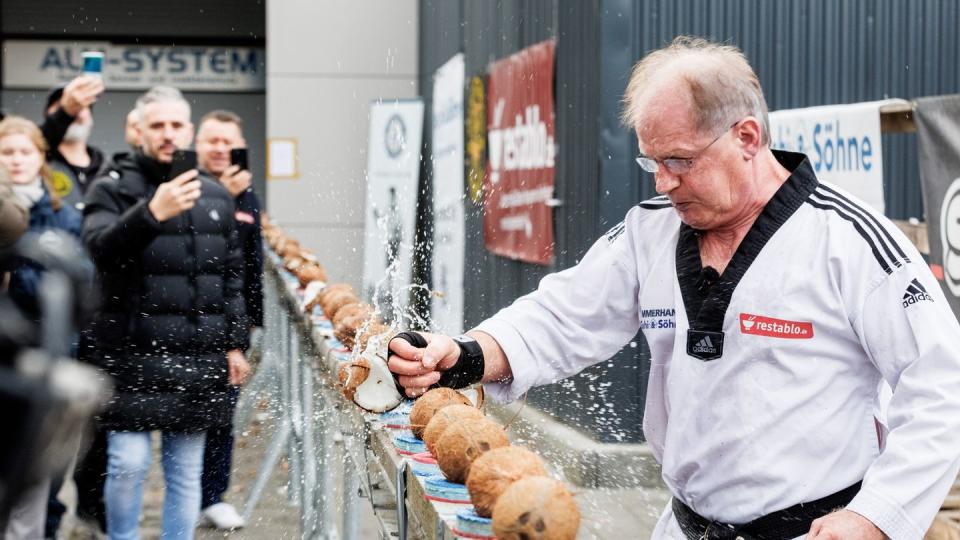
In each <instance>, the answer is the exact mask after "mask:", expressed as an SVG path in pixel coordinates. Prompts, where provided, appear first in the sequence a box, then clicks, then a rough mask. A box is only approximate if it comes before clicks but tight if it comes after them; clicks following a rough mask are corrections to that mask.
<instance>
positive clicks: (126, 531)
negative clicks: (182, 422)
mask: <svg viewBox="0 0 960 540" xmlns="http://www.w3.org/2000/svg"><path fill="white" fill-rule="evenodd" d="M204 438H205V434H204V433H203V432H200V433H167V432H164V433H162V439H161V440H162V443H163V444H162V452H161V455H162V458H161V460H162V463H163V476H164V481H165V483H166V493H165V494H164V497H163V523H162V526H161V532H160V538H162V539H166V538H184V539H187V540H189V539H191V538H193V530H194V528H195V527H196V524H197V516H198V515H199V513H200V471H201V470H202V468H203V443H204ZM151 457H152V456H151V452H150V432H149V431H110V432H108V433H107V483H106V486H105V489H104V496H105V497H104V498H105V502H106V507H107V535H108V536H109V537H110V539H111V540H139V538H140V510H141V506H142V504H143V481H144V479H145V478H146V476H147V472H148V471H149V470H150V461H151Z"/></svg>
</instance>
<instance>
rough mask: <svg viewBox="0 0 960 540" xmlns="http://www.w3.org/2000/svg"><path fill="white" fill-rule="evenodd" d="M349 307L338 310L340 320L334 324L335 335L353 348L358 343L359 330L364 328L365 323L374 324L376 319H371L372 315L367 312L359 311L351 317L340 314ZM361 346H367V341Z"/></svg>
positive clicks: (338, 339) (348, 346) (341, 341)
mask: <svg viewBox="0 0 960 540" xmlns="http://www.w3.org/2000/svg"><path fill="white" fill-rule="evenodd" d="M348 307H350V306H344V307H342V308H340V311H338V312H337V319H339V322H338V323H336V324H334V325H333V337H335V338H337V341H339V342H340V343H343V346H344V347H346V348H348V349H353V348H354V346H355V345H356V344H357V332H358V331H359V330H360V329H361V328H363V325H364V324H374V323H375V322H376V321H370V320H369V317H371V315H369V314H365V313H357V314H355V315H353V316H350V317H340V316H339V315H340V314H341V313H343V311H344V310H346V309H347V308H348ZM361 348H366V342H364V346H363V347H361Z"/></svg>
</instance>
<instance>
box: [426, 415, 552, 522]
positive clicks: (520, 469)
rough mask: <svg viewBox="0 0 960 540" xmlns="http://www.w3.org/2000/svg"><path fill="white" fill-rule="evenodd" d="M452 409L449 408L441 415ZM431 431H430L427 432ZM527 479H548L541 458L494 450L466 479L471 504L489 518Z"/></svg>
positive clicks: (516, 448) (480, 459)
mask: <svg viewBox="0 0 960 540" xmlns="http://www.w3.org/2000/svg"><path fill="white" fill-rule="evenodd" d="M452 408H453V407H447V408H445V409H443V410H442V411H441V412H444V411H448V410H450V409H452ZM439 416H440V414H437V416H436V417H434V419H436V418H438V417H439ZM432 423H433V422H432V421H431V424H432ZM429 429H430V428H429V427H428V428H427V430H428V431H429ZM428 444H429V443H428ZM527 476H547V469H546V468H545V467H544V466H543V461H542V460H541V459H540V456H538V455H536V454H534V453H533V452H531V451H529V450H527V449H526V448H521V447H519V446H505V447H503V448H494V449H493V450H491V451H489V452H487V453H485V454H483V455H482V456H480V457H478V458H477V459H476V461H474V462H473V465H471V466H470V475H469V476H467V491H469V492H470V501H471V502H473V506H474V508H476V510H477V514H478V515H480V516H482V517H490V515H491V514H492V513H493V507H494V505H495V504H496V503H497V499H499V498H500V495H501V494H503V492H504V491H506V490H507V488H508V487H510V484H512V483H514V482H516V481H517V480H520V479H521V478H525V477H527Z"/></svg>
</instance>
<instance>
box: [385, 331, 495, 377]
mask: <svg viewBox="0 0 960 540" xmlns="http://www.w3.org/2000/svg"><path fill="white" fill-rule="evenodd" d="M394 337H395V338H400V339H403V340H406V342H407V343H409V344H411V345H413V346H414V347H417V348H418V349H422V348H424V347H426V346H427V340H426V338H424V337H423V336H422V335H420V334H418V333H417V332H400V333H399V334H397V335H396V336H394ZM454 343H456V344H457V346H458V347H460V358H459V359H458V360H457V363H456V364H454V365H453V367H451V368H450V369H448V370H446V371H442V372H440V382H438V383H437V384H435V385H433V386H431V388H437V387H440V386H445V387H448V388H466V387H468V386H470V385H472V384H476V383H478V382H480V381H481V380H483V369H484V361H483V349H481V348H480V345H479V344H478V343H477V342H476V341H472V340H471V341H470V342H468V343H464V342H462V341H460V340H454Z"/></svg>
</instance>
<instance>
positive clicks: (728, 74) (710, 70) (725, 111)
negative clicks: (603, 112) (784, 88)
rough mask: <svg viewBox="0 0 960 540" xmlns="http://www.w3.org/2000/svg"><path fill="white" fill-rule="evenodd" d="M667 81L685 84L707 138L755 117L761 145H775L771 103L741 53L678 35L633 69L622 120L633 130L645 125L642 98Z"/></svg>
mask: <svg viewBox="0 0 960 540" xmlns="http://www.w3.org/2000/svg"><path fill="white" fill-rule="evenodd" d="M665 76H675V77H678V79H679V80H680V81H681V84H683V85H684V86H685V88H678V91H682V90H686V92H687V93H688V95H689V96H690V98H691V100H692V101H693V106H694V114H695V115H696V116H695V118H694V122H695V123H696V125H697V128H698V129H699V130H700V131H701V132H704V133H717V132H719V131H721V130H723V129H724V128H729V127H730V126H731V125H732V124H733V123H734V122H737V121H738V120H740V119H742V118H744V117H746V116H753V117H755V118H756V119H757V120H759V122H760V124H761V126H762V130H763V132H762V134H761V143H763V144H769V142H770V122H769V120H768V119H767V101H766V100H765V99H764V97H763V89H762V88H761V87H760V79H759V78H758V77H757V74H756V73H755V72H754V71H753V68H752V67H750V62H749V61H747V57H746V56H745V55H744V54H743V51H741V50H740V49H739V48H737V47H735V46H733V45H724V44H719V43H713V42H710V41H707V40H706V39H703V38H699V37H693V36H679V37H677V38H675V39H674V40H673V42H672V43H670V44H669V45H667V46H666V47H663V48H662V49H658V50H655V51H653V52H651V53H650V54H648V55H646V56H644V57H643V58H642V59H641V60H640V61H639V62H637V64H636V65H635V66H634V67H633V73H631V75H630V81H629V82H628V83H627V89H626V91H625V92H624V96H623V112H622V113H621V116H620V117H621V120H622V121H623V123H624V124H625V125H626V126H628V127H630V128H631V129H636V128H637V127H639V126H640V124H641V123H642V122H643V114H644V112H645V105H646V103H645V101H644V100H642V99H641V98H642V97H643V95H644V92H645V91H646V90H647V89H648V88H650V87H651V85H652V83H654V82H656V81H658V80H662V78H663V77H665Z"/></svg>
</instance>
